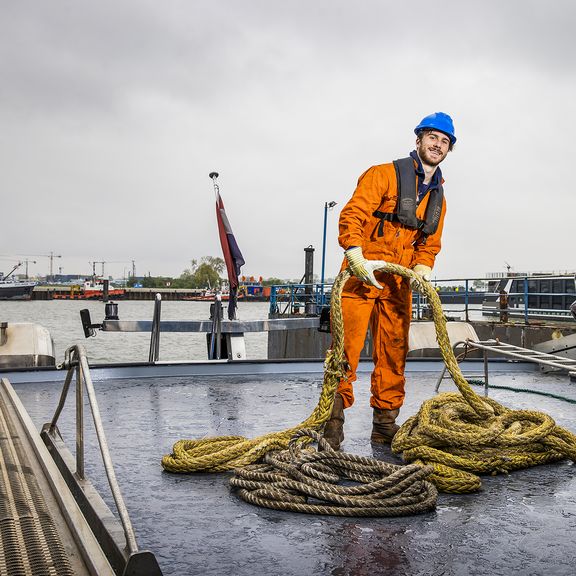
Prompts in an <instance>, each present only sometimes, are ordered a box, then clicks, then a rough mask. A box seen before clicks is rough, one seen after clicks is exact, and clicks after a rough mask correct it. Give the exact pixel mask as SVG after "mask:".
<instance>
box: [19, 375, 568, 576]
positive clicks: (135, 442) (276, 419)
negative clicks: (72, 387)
mask: <svg viewBox="0 0 576 576" xmlns="http://www.w3.org/2000/svg"><path fill="white" fill-rule="evenodd" d="M437 376H438V374H437V373H434V374H432V373H411V374H409V376H408V384H407V388H408V394H407V402H406V404H405V406H404V408H403V409H402V411H401V420H404V419H406V418H407V417H408V416H410V415H412V414H414V413H415V412H416V411H417V409H418V407H419V406H420V404H421V402H422V401H423V400H424V399H426V398H429V397H431V396H432V395H433V390H434V386H435V383H436V379H437ZM490 382H491V384H493V385H498V384H501V385H507V386H515V387H518V388H535V389H539V390H543V391H546V392H552V393H554V394H557V395H561V396H568V397H570V398H572V399H574V400H576V385H575V384H570V383H569V380H568V378H567V377H566V376H554V375H546V376H542V375H540V374H538V373H530V374H518V373H516V374H506V375H497V374H491V379H490ZM95 384H96V390H97V394H98V400H99V404H100V410H101V412H102V417H103V420H104V426H105V429H106V432H107V436H108V441H109V444H110V449H111V452H112V457H113V459H114V463H115V468H116V471H117V475H118V479H119V482H120V486H121V488H122V491H123V494H124V496H125V499H126V504H127V506H128V509H129V511H130V515H131V518H132V520H133V522H134V525H135V529H136V533H137V537H138V541H139V544H140V546H141V548H143V549H149V550H152V551H153V552H154V553H155V554H156V555H157V558H158V560H159V562H160V565H161V567H162V570H163V571H164V574H174V575H184V574H219V575H220V574H238V575H243V574H250V575H252V574H255V573H259V574H278V575H281V574H286V575H288V574H333V575H344V574H354V575H363V574H367V575H368V574H370V575H373V574H390V575H396V574H397V575H411V574H418V575H430V576H432V575H440V574H446V575H452V574H454V575H460V574H462V575H487V574H511V573H517V574H549V575H564V574H566V575H567V574H572V573H573V570H574V561H575V560H576V553H575V552H574V546H573V541H574V538H573V534H574V533H575V532H574V531H575V530H576V466H575V465H573V464H572V463H567V462H563V463H560V464H558V465H550V466H542V467H538V468H533V469H530V470H525V471H518V472H515V473H513V474H510V475H509V476H496V477H484V478H483V489H482V491H481V492H480V493H477V494H472V495H466V496H458V495H446V494H441V495H440V497H439V500H438V509H437V510H436V512H433V513H430V514H426V515H421V516H415V517H407V518H394V519H366V518H364V519H350V518H332V517H325V516H319V517H316V516H306V515H299V514H293V513H287V512H277V511H273V510H267V509H261V508H256V507H253V506H250V505H249V504H246V503H244V502H243V501H241V500H240V499H238V498H237V497H236V496H235V495H234V494H233V493H232V492H231V491H230V489H229V488H228V482H227V481H228V478H229V475H227V474H219V475H173V474H168V473H165V472H163V471H162V468H161V466H160V459H161V457H162V455H163V454H165V453H167V452H169V451H170V450H171V446H172V444H173V442H175V441H176V440H178V439H180V438H198V437H202V436H207V435H208V436H213V435H224V434H242V435H245V436H250V437H252V436H257V435H260V434H263V433H266V432H269V431H274V430H280V429H283V428H286V427H288V426H292V425H294V424H295V423H297V422H299V421H301V420H303V419H304V418H305V417H306V416H308V414H309V413H310V411H311V410H312V408H313V407H314V405H315V403H316V401H317V398H318V395H319V392H320V386H321V375H320V374H310V375H307V374H298V375H270V376H236V377H231V376H226V377H207V376H194V377H178V378H169V379H168V378H153V379H143V380H115V381H100V382H96V383H95ZM15 388H16V390H17V391H18V393H19V394H20V396H21V398H22V400H23V402H24V404H25V406H26V407H27V408H28V410H29V412H30V414H31V416H32V418H33V419H34V421H35V422H36V423H37V424H38V426H40V425H41V424H42V423H44V422H45V421H47V420H49V418H50V416H51V414H52V412H53V410H54V407H55V406H56V403H57V397H58V394H59V390H60V387H59V386H55V385H54V384H42V383H38V384H25V385H24V384H21V385H15ZM450 389H452V386H451V385H450V384H449V383H448V382H446V383H444V384H443V386H442V390H444V391H445V390H450ZM355 390H356V404H355V405H354V406H353V407H352V408H351V409H350V410H348V411H347V413H346V417H347V421H346V434H347V438H346V441H345V443H344V445H343V448H344V449H345V450H347V451H349V452H352V453H355V454H363V455H368V456H376V457H378V458H382V459H386V460H389V461H392V462H396V463H398V462H399V460H398V459H397V458H396V457H394V456H393V455H391V454H390V451H389V449H386V448H378V449H374V451H373V449H372V447H371V445H370V442H369V436H370V426H371V424H370V421H371V412H370V407H369V406H368V395H369V376H368V375H367V374H362V375H361V377H360V379H359V381H358V383H357V384H356V387H355ZM479 391H481V389H479ZM491 396H492V397H493V398H495V399H496V400H498V401H499V402H501V403H502V404H505V405H506V406H510V407H513V408H518V409H519V408H531V409H538V410H542V411H544V412H547V413H548V414H550V415H551V416H552V417H553V418H555V420H556V421H557V423H558V424H560V425H561V426H564V427H566V428H568V429H569V430H572V431H575V430H576V406H575V405H574V404H570V403H567V402H563V401H560V400H556V399H553V398H549V397H543V396H536V395H532V394H525V393H515V392H510V391H503V390H493V391H492V392H491ZM72 411H73V406H72V405H71V406H67V407H66V409H65V413H64V414H63V420H62V424H61V431H62V434H63V435H64V439H65V440H68V442H69V443H70V442H72V441H73V438H74V434H73V428H72V426H73V424H72V421H73V417H72V414H71V413H72ZM86 441H87V443H88V446H87V461H88V462H91V464H90V465H89V466H87V473H88V475H89V476H90V477H91V478H92V479H93V480H94V483H95V484H96V486H97V487H98V488H99V489H100V490H101V491H102V492H103V493H104V496H105V499H106V500H107V501H108V502H109V503H111V498H110V497H109V495H108V494H107V492H106V485H107V484H106V481H105V480H104V475H103V470H102V466H101V465H100V464H99V462H98V460H97V452H96V448H95V438H94V434H93V433H92V432H91V431H89V432H88V433H87V438H86ZM71 449H73V447H72V446H71Z"/></svg>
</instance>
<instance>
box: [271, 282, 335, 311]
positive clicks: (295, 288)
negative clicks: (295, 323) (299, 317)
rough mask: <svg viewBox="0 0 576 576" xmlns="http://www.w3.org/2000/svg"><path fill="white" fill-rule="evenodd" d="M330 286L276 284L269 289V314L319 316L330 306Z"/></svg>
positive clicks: (317, 284) (318, 284)
mask: <svg viewBox="0 0 576 576" xmlns="http://www.w3.org/2000/svg"><path fill="white" fill-rule="evenodd" d="M331 293H332V284H320V283H316V284H277V285H274V286H271V287H270V314H271V315H272V316H275V315H277V316H286V315H291V314H302V313H304V314H314V315H316V314H320V311H321V310H322V308H323V307H325V306H329V305H330V296H331Z"/></svg>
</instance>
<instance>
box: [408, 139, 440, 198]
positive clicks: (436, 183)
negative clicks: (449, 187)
mask: <svg viewBox="0 0 576 576" xmlns="http://www.w3.org/2000/svg"><path fill="white" fill-rule="evenodd" d="M410 157H411V158H412V159H413V160H414V161H415V162H416V168H415V170H416V175H417V176H418V201H419V202H420V201H421V200H422V198H423V197H424V196H425V195H426V193H427V192H428V191H429V190H434V189H437V188H439V187H440V184H442V183H443V182H444V178H442V170H440V166H437V167H436V170H435V171H434V174H433V175H432V179H431V180H430V183H429V184H428V185H426V184H424V177H425V176H426V174H425V173H424V167H423V166H422V162H421V161H420V157H419V156H418V153H417V152H416V150H412V152H410Z"/></svg>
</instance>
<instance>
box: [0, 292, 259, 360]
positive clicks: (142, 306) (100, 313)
mask: <svg viewBox="0 0 576 576" xmlns="http://www.w3.org/2000/svg"><path fill="white" fill-rule="evenodd" d="M224 306H226V304H225V303H224ZM83 308H87V309H88V310H90V314H91V316H92V322H93V323H95V324H97V323H99V322H101V321H102V320H103V319H104V304H103V303H102V302H97V301H76V300H48V301H28V302H19V301H6V302H1V301H0V322H33V323H36V324H41V325H42V326H44V327H45V328H47V329H48V330H49V331H50V333H51V335H52V338H53V340H54V346H55V349H56V362H61V361H62V360H63V357H64V351H65V350H66V348H68V347H69V346H71V345H72V344H77V343H81V344H83V345H84V347H85V348H86V352H87V354H88V359H89V361H90V363H104V362H146V361H148V351H149V345H150V334H149V333H147V332H144V333H126V332H125V333H110V332H108V333H102V332H98V333H97V336H96V337H95V338H88V339H86V338H84V332H83V330H82V323H81V321H80V310H82V309H83ZM268 308H269V304H268V302H239V303H238V312H237V316H238V319H239V320H264V319H266V318H267V317H268ZM153 310H154V302H151V301H125V302H119V303H118V313H119V317H120V319H121V320H152V314H153ZM225 313H226V310H225ZM209 317H210V302H182V301H179V302H162V320H207V319H208V318H209ZM245 341H246V353H247V355H248V358H250V359H263V358H266V357H267V342H268V334H266V333H247V334H245ZM207 359H208V354H207V346H206V335H205V334H200V333H188V334H175V333H163V334H162V335H161V337H160V360H207Z"/></svg>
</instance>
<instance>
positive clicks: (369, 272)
mask: <svg viewBox="0 0 576 576" xmlns="http://www.w3.org/2000/svg"><path fill="white" fill-rule="evenodd" d="M344 254H346V260H348V264H349V265H350V270H351V271H352V274H354V276H356V278H358V280H361V281H362V282H364V284H369V285H370V286H374V287H375V288H378V289H380V290H382V286H380V284H378V282H377V281H376V278H375V277H374V270H378V269H379V268H382V267H383V266H386V262H384V260H366V258H364V255H363V254H362V248H360V246H354V247H353V248H348V250H346V252H344Z"/></svg>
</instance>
